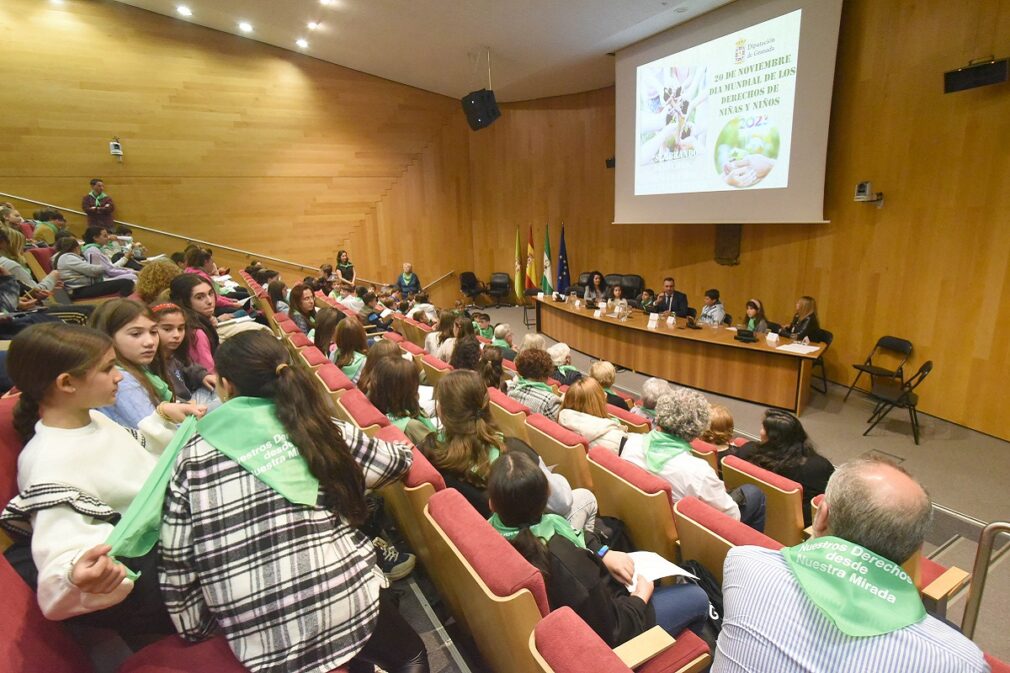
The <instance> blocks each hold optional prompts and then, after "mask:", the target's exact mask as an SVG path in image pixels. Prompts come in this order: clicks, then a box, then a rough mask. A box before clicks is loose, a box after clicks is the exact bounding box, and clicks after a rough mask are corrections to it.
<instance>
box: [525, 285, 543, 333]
mask: <svg viewBox="0 0 1010 673" xmlns="http://www.w3.org/2000/svg"><path fill="white" fill-rule="evenodd" d="M538 294H540V288H539V287H529V288H526V292H525V295H526V296H527V297H529V298H530V299H527V300H524V301H523V324H524V325H526V327H534V326H535V325H536V322H537V295H538ZM530 300H532V301H530Z"/></svg>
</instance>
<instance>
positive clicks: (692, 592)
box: [487, 451, 708, 647]
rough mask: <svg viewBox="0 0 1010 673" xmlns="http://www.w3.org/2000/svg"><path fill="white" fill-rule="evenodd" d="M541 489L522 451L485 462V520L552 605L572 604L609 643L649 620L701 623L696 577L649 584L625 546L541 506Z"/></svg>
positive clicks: (704, 609) (701, 596) (538, 474)
mask: <svg viewBox="0 0 1010 673" xmlns="http://www.w3.org/2000/svg"><path fill="white" fill-rule="evenodd" d="M548 490H549V489H548V485H547V478H546V477H545V476H544V473H543V472H542V471H541V470H540V468H539V467H538V466H537V464H536V463H535V462H534V461H533V460H532V459H531V458H530V457H529V456H527V455H526V454H524V453H521V452H518V451H516V452H509V453H505V454H503V455H502V456H501V457H500V458H499V459H498V460H496V461H495V463H494V465H492V467H491V474H490V476H489V478H488V485H487V492H488V496H489V500H490V505H491V509H492V510H493V511H494V514H493V515H492V516H491V518H490V519H489V521H490V523H491V525H492V526H493V527H494V528H495V529H496V530H497V531H498V532H499V533H501V534H502V535H503V536H504V537H505V538H506V539H507V540H509V541H510V542H511V543H512V545H513V546H514V547H515V548H516V549H517V550H518V551H519V553H520V554H522V555H523V557H524V558H525V559H526V560H527V561H529V562H530V563H531V564H532V565H533V566H534V567H536V568H537V569H538V570H539V571H540V572H541V574H542V575H543V576H544V584H545V585H546V588H547V601H548V602H549V603H550V607H551V609H552V610H555V609H557V608H559V607H561V606H568V607H570V608H572V609H573V610H574V611H575V612H576V613H577V614H578V615H579V616H580V617H582V619H583V620H585V622H586V623H587V624H588V625H589V626H590V628H592V629H593V631H595V632H596V634H597V635H599V636H600V638H602V639H603V640H604V641H605V642H606V643H607V645H609V646H610V647H616V646H618V645H620V644H621V643H624V642H626V641H628V640H630V639H631V638H634V637H635V636H637V635H639V634H640V633H643V632H644V631H646V630H648V629H649V628H651V627H652V626H654V625H656V624H658V625H659V626H661V627H662V628H663V629H664V630H665V631H667V632H668V633H670V634H671V635H676V634H678V633H680V632H681V631H683V630H684V629H685V628H689V627H691V628H695V629H700V627H701V625H702V624H704V621H705V619H706V618H707V616H708V597H707V595H706V594H705V592H704V590H702V589H701V588H700V587H698V586H697V585H695V584H674V585H671V586H666V587H659V588H658V589H657V588H655V587H654V586H653V583H652V581H650V580H647V579H646V578H645V577H643V576H642V575H635V573H634V562H633V561H632V560H631V558H630V557H629V556H628V555H627V554H624V553H622V552H618V551H611V550H609V549H608V548H607V547H606V546H605V545H601V544H600V542H599V540H598V539H595V537H594V536H593V535H592V534H586V533H583V532H581V531H578V532H577V531H575V530H574V529H572V527H571V525H570V524H568V522H567V521H566V520H565V519H564V518H563V517H560V516H556V515H552V514H546V513H545V509H546V506H547V496H548ZM632 579H633V580H634V590H633V591H632V592H631V593H629V592H628V589H627V588H626V584H628V583H630V582H631V581H632Z"/></svg>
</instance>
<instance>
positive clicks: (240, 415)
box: [197, 397, 319, 507]
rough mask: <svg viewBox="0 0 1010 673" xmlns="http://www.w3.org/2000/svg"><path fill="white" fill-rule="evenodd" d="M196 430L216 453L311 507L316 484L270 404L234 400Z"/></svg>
mask: <svg viewBox="0 0 1010 673" xmlns="http://www.w3.org/2000/svg"><path fill="white" fill-rule="evenodd" d="M197 430H199V432H200V435H202V436H203V438H204V439H206V440H207V442H208V443H210V444H211V445H212V446H213V447H214V448H215V449H217V450H218V451H220V452H221V453H223V454H224V455H226V456H228V457H229V458H231V459H232V460H234V461H235V462H236V463H238V464H239V465H241V466H242V467H244V468H245V469H247V470H248V471H249V473H250V474H252V475H253V476H254V477H256V478H257V479H259V480H260V481H262V482H263V483H264V484H266V485H267V486H269V487H270V488H272V489H274V490H275V491H277V492H278V493H279V494H281V495H282V496H284V498H285V499H286V500H288V501H289V502H292V503H294V504H296V505H307V506H310V507H311V506H314V505H315V504H316V500H317V499H318V495H319V480H318V479H316V478H315V476H313V474H312V472H311V471H309V466H308V463H306V462H305V459H304V458H302V455H301V454H300V453H298V447H297V446H295V445H294V444H292V443H291V441H290V440H289V439H288V433H287V430H285V429H284V426H283V425H282V424H281V422H280V420H278V418H277V408H276V406H275V405H274V403H273V402H271V401H270V400H266V399H263V398H260V397H236V398H234V399H231V400H228V401H227V402H225V403H224V404H222V405H221V406H220V407H218V408H217V409H215V410H214V411H212V412H211V413H209V414H207V415H206V416H204V417H203V418H202V419H201V420H200V422H199V423H197Z"/></svg>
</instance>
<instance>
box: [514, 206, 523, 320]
mask: <svg viewBox="0 0 1010 673" xmlns="http://www.w3.org/2000/svg"><path fill="white" fill-rule="evenodd" d="M512 286H513V289H514V290H515V291H516V299H517V300H518V301H522V299H523V262H522V253H521V252H520V251H519V225H518V224H517V225H516V268H515V273H514V274H513V275H512Z"/></svg>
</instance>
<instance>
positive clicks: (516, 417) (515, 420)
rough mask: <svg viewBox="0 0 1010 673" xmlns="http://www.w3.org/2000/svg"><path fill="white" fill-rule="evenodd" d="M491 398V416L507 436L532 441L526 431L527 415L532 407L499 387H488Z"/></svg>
mask: <svg viewBox="0 0 1010 673" xmlns="http://www.w3.org/2000/svg"><path fill="white" fill-rule="evenodd" d="M487 393H488V397H489V398H490V400H491V418H493V419H494V422H495V425H497V426H498V429H499V430H501V431H502V433H504V435H505V436H506V437H516V438H518V439H521V440H523V441H524V442H526V443H527V444H529V443H530V440H529V434H528V433H527V432H526V417H527V416H529V415H530V408H529V407H527V406H526V405H525V404H523V403H521V402H518V401H516V400H514V399H512V398H511V397H509V396H508V395H506V394H505V393H503V392H502V391H500V390H498V389H497V388H488V389H487Z"/></svg>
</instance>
